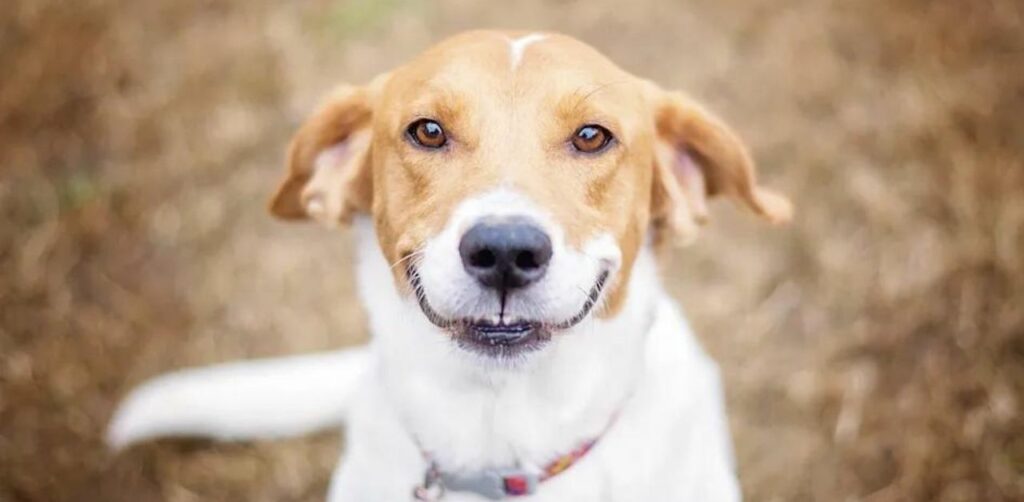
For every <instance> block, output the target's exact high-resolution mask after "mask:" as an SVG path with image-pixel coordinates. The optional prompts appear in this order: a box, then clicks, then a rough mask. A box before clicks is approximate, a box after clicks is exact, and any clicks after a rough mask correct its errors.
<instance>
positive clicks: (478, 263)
mask: <svg viewBox="0 0 1024 502" xmlns="http://www.w3.org/2000/svg"><path fill="white" fill-rule="evenodd" d="M459 254H461V255H462V266H463V267H465V268H466V272H469V275H472V276H473V277H476V279H477V280H478V281H480V283H481V284H483V285H484V286H487V287H490V288H495V289H502V290H507V289H512V288H521V287H523V286H526V285H527V284H530V283H532V282H534V281H536V280H538V279H540V278H541V277H543V276H544V270H545V269H547V266H548V262H549V261H551V239H549V238H548V235H547V234H546V233H544V231H543V230H541V229H540V228H537V226H536V225H533V224H531V223H529V222H526V221H522V220H512V221H504V222H500V223H478V224H476V225H474V226H473V228H470V229H469V231H468V232H466V234H465V235H463V236H462V241H461V242H460V243H459Z"/></svg>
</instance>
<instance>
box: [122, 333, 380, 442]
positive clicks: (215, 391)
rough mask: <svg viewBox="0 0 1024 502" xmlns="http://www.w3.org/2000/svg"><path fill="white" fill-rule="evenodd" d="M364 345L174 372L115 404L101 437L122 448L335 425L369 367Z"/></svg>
mask: <svg viewBox="0 0 1024 502" xmlns="http://www.w3.org/2000/svg"><path fill="white" fill-rule="evenodd" d="M369 350H370V349H369V348H367V347H362V348H357V349H349V350H344V351H340V352H332V353H323V354H312V355H301V356H292V357H285V358H279V359H266V360H256V361H246V362H239V363H231V364H223V365H219V366H212V367H209V368H199V369H190V370H183V371H178V372H175V373H170V374H167V375H164V376H160V377H158V378H155V379H153V380H151V381H149V382H146V383H145V384H143V385H141V386H140V387H138V388H137V389H135V390H134V391H132V393H131V395H129V396H128V398H127V399H125V401H124V402H123V403H122V404H121V406H120V408H119V409H118V410H117V412H116V413H115V414H114V418H113V420H112V421H111V424H110V428H109V429H108V430H107V442H108V443H109V444H110V445H111V446H112V447H113V448H117V449H120V448H124V447H125V446H128V445H130V444H133V443H137V442H139V441H142V440H145V439H151V438H156V437H162V436H199V437H210V438H214V439H222V440H238V439H248V438H272V437H286V436H294V435H299V434H303V433H308V432H312V431H316V430H321V429H325V428H328V427H331V426H337V425H340V424H341V422H342V421H343V420H344V419H345V415H346V413H347V411H348V404H349V401H350V397H351V396H352V395H353V394H354V393H355V391H356V388H357V386H358V383H359V381H360V379H361V378H362V376H363V375H364V374H365V373H366V372H367V371H368V370H369V368H370V352H369Z"/></svg>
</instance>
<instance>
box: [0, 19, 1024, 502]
mask: <svg viewBox="0 0 1024 502" xmlns="http://www.w3.org/2000/svg"><path fill="white" fill-rule="evenodd" d="M477 27H513V28H525V29H538V30H541V29H543V30H558V31H562V32H565V33H568V34H571V35H575V36H577V37H580V38H582V39H583V40H585V41H587V42H589V43H591V44H592V45H594V46H596V47H597V48H598V49H600V50H602V51H603V52H605V53H606V54H608V55H609V56H610V57H611V58H612V59H614V60H615V61H617V62H619V63H620V64H621V65H622V66H623V67H624V68H626V69H628V70H630V71H633V72H634V73H637V74H640V75H644V76H647V77H650V78H652V79H654V80H656V81H658V82H660V83H662V84H664V85H665V86H667V87H677V88H682V89H686V90H688V91H689V92H691V93H692V94H693V95H695V96H697V97H698V98H699V99H700V100H702V101H704V102H706V103H707V104H708V105H709V106H710V107H711V108H713V109H715V110H717V111H719V112H720V113H721V115H723V116H724V117H725V118H726V119H727V120H728V122H730V123H731V124H732V125H734V126H735V127H736V129H737V130H738V131H739V132H740V133H741V135H742V136H743V137H744V138H746V139H747V140H748V141H749V143H750V145H751V146H752V149H753V151H754V154H755V157H756V158H757V159H758V161H759V163H760V165H761V170H762V173H763V178H764V179H765V180H766V182H767V184H768V185H769V186H774V187H776V188H779V189H781V190H782V191H784V192H786V193H788V194H789V195H790V196H791V197H792V198H793V199H794V201H795V203H796V205H797V208H798V211H797V218H796V220H795V222H794V223H793V224H791V225H790V226H788V227H785V228H781V229H775V228H769V227H767V226H764V225H761V224H760V223H759V222H757V221H754V218H752V217H748V216H746V215H744V214H740V213H739V212H738V211H734V210H733V209H732V207H731V206H729V205H728V204H716V205H715V207H714V208H713V212H714V214H713V221H712V223H711V225H710V226H709V227H708V228H707V230H706V231H705V232H704V233H703V235H702V238H701V239H700V240H699V241H698V242H697V243H696V244H695V245H693V246H691V247H689V248H687V249H684V250H680V251H678V252H675V253H674V255H673V257H672V260H671V263H670V264H669V273H668V275H667V277H668V282H669V287H670V289H671V291H672V292H673V294H674V295H675V296H676V297H678V298H679V299H680V300H681V301H682V303H683V305H684V308H685V309H686V311H687V312H688V314H689V316H690V318H691V320H692V321H693V323H694V324H695V326H696V328H697V331H698V333H699V334H700V336H701V338H702V340H703V342H704V344H705V346H706V347H707V348H708V350H709V351H710V352H711V353H712V354H713V356H714V357H715V358H716V359H717V360H718V361H720V363H721V365H722V368H723V372H724V375H725V380H726V383H727V393H728V402H729V408H730V419H731V426H732V430H733V433H734V435H735V440H736V448H737V455H738V458H739V471H740V476H741V479H742V483H743V488H744V491H745V493H746V496H747V498H748V499H749V500H754V501H760V500H768V501H772V500H780V501H783V500H784V501H789V500H821V501H853V500H864V501H889V500H929V501H931V500H936V501H976V500H985V501H1000V500H1024V415H1022V410H1021V407H1022V406H1024V403H1022V402H1021V400H1022V398H1024V3H1022V2H1020V0H942V1H938V0H935V1H929V0H859V1H839V0H835V1H830V0H817V1H812V0H689V1H675V2H670V1H667V0H631V1H629V2H625V1H621V0H620V1H596V0H591V1H586V2H584V1H574V0H548V1H541V0H526V1H519V2H515V4H514V5H513V4H512V3H511V2H504V3H497V2H473V1H469V0H444V1H439V2H428V1H419V0H378V1H371V0H348V1H325V0H302V1H291V2H271V1H268V0H246V1H242V0H145V1H136V2H125V1H120V2H119V1H115V0H77V1H73V2H72V1H60V0H8V1H7V2H6V3H5V4H4V9H3V13H2V14H0V67H2V74H0V501H3V502H8V501H11V502H15V501H18V502H20V501H93V500H96V501H100V500H102V501H149V500H168V501H193V500H218V501H233V500H250V501H264V500H265V501H272V500H275V501H276V500H296V501H299V500H302V501H306V500H309V501H313V500H321V499H322V497H323V494H324V490H325V489H326V484H327V481H328V479H329V473H330V468H331V466H332V465H333V464H334V462H335V460H336V457H337V454H338V451H339V448H340V445H341V442H342V438H341V437H340V435H338V434H323V435H320V436H318V437H312V438H305V439H296V440H288V441H275V442H266V443H261V444H229V445H215V444H211V443H207V442H202V441H164V442H160V443H157V444H150V445H144V446H141V447H138V448H133V449H132V450H130V451H128V452H125V453H123V454H121V455H118V456H114V455H112V454H110V453H109V452H107V451H106V450H105V448H104V446H103V444H102V439H101V435H102V430H103V428H104V427H105V424H106V421H107V420H108V418H109V416H110V414H111V412H112V408H113V406H114V405H115V403H116V402H117V400H118V399H119V398H120V397H121V396H123V395H124V393H125V392H127V391H128V389H130V388H131V387H132V386H133V385H135V384H137V383H139V382H140V381H142V380H143V379H145V378H147V377H151V376H154V375H156V374H158V373H161V372H164V371H168V370H171V369H175V368H179V367H182V366H187V365H201V364H209V363H216V362H221V361H227V360H232V359H237V358H248V357H258V356H272V355H281V354H287V353H297V352H305V351H313V350H322V349H328V348H333V347H340V346H345V345H349V344H357V343H361V342H362V341H363V340H364V339H365V336H366V330H365V327H364V319H363V314H362V312H361V310H360V307H359V305H358V303H357V300H356V299H355V298H354V296H353V284H352V278H351V258H352V251H351V249H350V248H351V246H350V236H349V234H348V233H346V232H344V231H334V232H331V231H324V230H321V229H320V228H318V227H315V226H312V225H305V226H304V225H285V224H281V223H277V222H274V221H272V220H271V219H270V217H269V216H268V215H267V214H266V212H265V210H264V202H265V200H266V198H267V196H268V195H269V194H270V191H271V190H272V188H273V186H274V184H275V183H276V181H277V180H278V176H279V174H280V172H281V169H282V168H283V166H282V158H283V151H284V148H285V145H286V143H287V140H288V137H289V135H290V133H291V132H292V131H293V130H294V129H295V128H296V127H297V125H298V124H299V123H300V122H301V120H302V118H303V117H304V115H305V114H306V113H308V112H309V111H310V110H311V109H312V107H313V106H314V104H315V103H316V102H317V100H318V99H319V98H320V97H321V96H323V95H324V94H326V93H327V92H328V91H329V90H330V88H331V86H332V85H334V84H336V83H339V82H364V81H367V80H369V79H370V78H372V77H373V76H374V75H376V74H377V73H379V72H382V71H385V70H388V69H390V68H391V67H393V66H394V65H397V64H399V63H401V62H402V61H404V60H406V59H408V58H410V57H412V56H413V55H415V54H416V53H417V52H419V51H420V50H422V49H423V48H424V47H426V46H428V45H430V44H431V43H433V42H435V41H437V40H438V39H439V38H441V37H443V36H445V35H448V34H452V33H455V32H458V31H460V30H464V29H468V28H477Z"/></svg>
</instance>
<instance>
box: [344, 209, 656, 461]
mask: <svg viewBox="0 0 1024 502" xmlns="http://www.w3.org/2000/svg"><path fill="white" fill-rule="evenodd" d="M357 228H358V233H359V251H360V252H359V256H360V262H359V264H358V271H359V282H360V291H361V293H362V296H363V300H364V301H365V304H366V307H367V311H368V315H369V320H370V325H371V330H372V332H373V340H372V345H373V347H374V349H375V350H376V352H377V356H378V359H379V364H380V365H381V367H380V375H381V378H382V379H383V384H384V386H385V389H384V392H386V393H387V394H389V398H390V401H391V402H392V403H393V404H394V406H395V407H396V409H397V412H398V414H399V417H400V419H401V420H402V421H403V422H404V424H405V425H406V427H407V428H408V429H409V432H410V434H411V435H412V436H413V438H414V439H415V440H416V441H417V442H418V443H419V446H420V447H421V448H422V449H423V450H424V451H426V452H429V453H430V454H431V455H432V456H433V457H434V459H436V460H437V461H438V462H439V464H441V465H442V466H443V467H444V468H446V469H453V470H454V469H476V468H480V467H501V466H510V465H514V464H516V463H524V464H533V465H538V466H539V465H543V464H544V463H546V462H548V461H550V460H552V459H553V458H555V457H557V456H558V455H561V454H563V453H565V452H567V451H570V450H571V449H573V448H575V447H576V446H578V445H579V444H580V443H582V442H584V441H586V440H588V439H591V438H593V437H596V436H597V435H599V434H600V433H601V431H602V430H604V428H605V427H606V426H607V425H608V423H609V421H611V420H612V418H613V417H614V415H615V414H616V413H617V412H618V411H619V410H620V409H621V408H622V407H623V406H624V404H625V402H626V400H627V399H628V397H629V396H630V393H631V392H632V389H633V388H634V387H635V383H636V381H637V379H638V378H640V374H641V371H642V368H643V364H642V363H643V357H644V346H645V344H644V343H643V341H644V339H645V336H646V332H647V330H648V329H649V327H650V325H651V323H652V321H653V316H654V312H655V304H656V301H657V298H658V295H659V294H660V291H661V290H660V284H659V283H658V281H657V275H656V273H655V264H654V260H653V257H652V256H651V253H650V252H649V251H647V250H645V251H643V252H641V253H640V256H639V257H638V258H637V260H636V263H635V264H634V266H633V273H632V274H631V275H632V279H631V282H630V284H629V293H628V299H627V301H626V303H625V305H624V307H623V308H622V309H621V311H620V313H618V314H617V315H616V316H615V317H614V318H612V319H591V320H588V321H585V322H583V323H581V324H580V325H579V326H577V327H576V328H574V329H572V330H571V331H569V332H565V333H560V334H557V335H555V337H554V339H553V340H552V341H551V342H550V344H549V345H548V346H547V347H545V348H543V349H542V350H541V351H540V352H538V353H534V354H529V355H527V356H526V357H525V360H524V361H522V362H521V363H518V364H509V363H500V362H488V361H486V360H483V359H481V357H480V356H477V355H473V354H470V353H467V352H464V351H462V350H461V349H458V348H457V347H456V346H455V345H454V344H453V343H452V341H451V339H450V337H449V335H447V334H446V333H443V332H441V331H440V330H439V329H438V328H436V327H435V326H433V325H432V324H430V323H429V322H428V321H427V320H426V318H425V317H424V316H423V315H422V314H421V313H420V311H419V309H418V307H417V305H416V303H415V301H414V300H413V299H411V298H404V297H402V296H400V295H399V293H398V291H397V289H396V287H395V283H394V280H393V277H392V274H391V271H390V266H389V265H388V263H387V262H386V261H385V259H384V257H383V256H382V254H381V253H380V250H379V248H378V246H377V240H376V237H375V235H374V232H373V228H372V224H370V223H369V222H368V221H362V222H360V223H359V224H358V225H357Z"/></svg>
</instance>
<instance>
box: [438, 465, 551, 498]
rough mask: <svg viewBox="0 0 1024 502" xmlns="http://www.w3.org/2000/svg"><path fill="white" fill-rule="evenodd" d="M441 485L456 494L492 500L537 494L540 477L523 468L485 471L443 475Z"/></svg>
mask: <svg viewBox="0 0 1024 502" xmlns="http://www.w3.org/2000/svg"><path fill="white" fill-rule="evenodd" d="M441 484H442V485H443V486H444V487H445V488H446V489H448V490H451V491H455V492H470V493H475V494H477V495H480V496H482V497H486V498H488V499H490V500H502V499H505V498H508V497H521V496H525V495H532V494H534V493H536V492H537V485H539V484H540V476H539V475H538V474H537V473H534V472H529V471H527V470H525V469H521V468H511V469H484V470H482V471H478V472H474V473H462V472H460V473H444V472H442V473H441Z"/></svg>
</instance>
